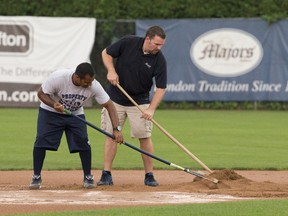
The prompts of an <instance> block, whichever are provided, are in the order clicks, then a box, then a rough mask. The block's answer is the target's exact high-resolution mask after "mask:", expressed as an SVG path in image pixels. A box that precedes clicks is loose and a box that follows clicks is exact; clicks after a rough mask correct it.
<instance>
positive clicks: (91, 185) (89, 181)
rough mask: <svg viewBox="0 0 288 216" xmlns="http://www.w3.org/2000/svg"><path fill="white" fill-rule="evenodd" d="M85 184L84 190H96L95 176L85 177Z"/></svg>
mask: <svg viewBox="0 0 288 216" xmlns="http://www.w3.org/2000/svg"><path fill="white" fill-rule="evenodd" d="M83 182H84V188H86V189H91V188H95V184H94V176H93V175H86V176H84V180H83Z"/></svg>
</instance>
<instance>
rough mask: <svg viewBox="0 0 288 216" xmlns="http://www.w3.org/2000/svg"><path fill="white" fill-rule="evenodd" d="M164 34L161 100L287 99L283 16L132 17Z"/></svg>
mask: <svg viewBox="0 0 288 216" xmlns="http://www.w3.org/2000/svg"><path fill="white" fill-rule="evenodd" d="M152 25H159V26H161V27H163V28H164V30H165V31H166V34H167V38H166V43H165V45H164V46H163V48H162V52H163V54H164V55H165V57H166V60H167V68H168V84H167V91H166V95H165V97H164V101H287V100H288V94H287V92H288V84H287V83H288V61H287V56H288V37H287V35H288V20H282V21H279V22H276V23H273V24H268V23H267V22H265V21H264V20H262V19H179V20H174V19H173V20H137V22H136V34H137V35H139V36H144V35H145V32H146V30H147V29H148V28H149V27H150V26H152Z"/></svg>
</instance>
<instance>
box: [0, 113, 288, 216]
mask: <svg viewBox="0 0 288 216" xmlns="http://www.w3.org/2000/svg"><path fill="white" fill-rule="evenodd" d="M37 113H38V110H37V109H7V108H2V109H0V122H1V124H0V131H1V139H0V148H1V151H0V170H23V169H27V170H30V169H32V149H33V143H34V140H35V135H36V134H35V133H36V123H37ZM86 117H87V120H88V121H89V122H91V123H92V124H95V125H96V126H100V110H99V109H87V110H86ZM154 119H155V120H156V121H157V122H158V123H159V124H160V125H161V126H162V127H163V128H165V129H166V130H167V131H168V132H169V133H170V134H171V135H172V136H174V137H175V138H176V139H177V140H178V141H179V142H180V143H182V145H184V146H185V147H186V148H187V149H188V150H189V151H190V152H192V153H193V154H194V155H195V156H197V157H198V158H199V159H200V160H201V161H202V162H203V163H205V164H206V165H207V166H208V167H209V168H210V169H224V168H227V169H228V168H230V169H262V170H267V169H273V170H287V169H288V164H287V153H288V146H287V140H288V133H287V131H288V124H287V113H286V112H278V111H277V112H276V111H198V110H197V111H196V110H158V111H157V112H156V115H155V116H154ZM128 129H129V127H128V125H126V126H125V127H124V131H123V133H124V136H125V140H126V142H128V143H130V144H133V145H135V146H137V147H138V146H139V145H138V142H137V140H133V139H131V138H130V137H129V131H128ZM88 133H89V136H90V142H91V144H92V154H93V168H94V169H101V168H102V164H103V141H104V135H102V134H101V133H99V132H97V131H96V130H94V129H92V128H89V130H88ZM153 141H154V144H155V155H156V156H158V157H160V158H162V159H165V160H168V161H170V162H172V163H175V164H178V165H180V166H183V167H188V168H193V169H198V168H201V167H200V166H199V165H198V164H197V163H196V162H195V161H194V160H193V159H192V158H191V157H190V156H188V155H187V154H186V153H185V152H184V151H183V150H182V149H180V148H179V147H178V146H177V145H176V144H175V143H174V142H172V141H171V140H170V139H169V138H168V137H167V136H166V135H164V134H163V133H162V132H161V131H160V130H159V129H158V128H157V127H156V126H154V131H153ZM155 168H156V169H170V168H171V167H169V166H168V165H166V164H163V163H161V162H158V161H155ZM43 169H46V170H59V169H81V166H80V160H79V157H78V154H69V152H68V148H67V144H66V141H65V138H63V140H62V143H61V146H60V148H59V151H58V152H48V153H47V156H46V160H45V163H44V167H43ZM114 169H142V161H141V157H140V154H139V153H138V152H136V151H135V150H132V149H130V148H129V147H126V146H124V145H120V146H119V149H118V154H117V157H116V159H115V162H114ZM171 169H172V168H171ZM287 205H288V200H258V201H241V202H224V203H210V204H189V205H169V206H159V207H152V206H149V207H135V208H134V207H129V208H120V209H119V208H116V209H109V210H95V211H81V212H64V213H55V212H54V213H41V215H61V216H62V215H117V216H119V215H149V216H153V215H165V216H169V215H195V216H197V215H199V216H200V215H201V216H203V215H213V216H217V215H219V216H220V215H221V216H226V215H227V216H228V215H229V216H230V215H234V216H238V215H243V216H244V215H245V216H250V215H251V216H258V215H259V216H266V215H267V216H268V215H269V216H270V215H288V212H287V211H288V210H287ZM20 215H40V214H20Z"/></svg>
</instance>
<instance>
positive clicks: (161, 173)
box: [0, 170, 288, 214]
mask: <svg viewBox="0 0 288 216" xmlns="http://www.w3.org/2000/svg"><path fill="white" fill-rule="evenodd" d="M93 174H94V176H95V179H96V180H98V178H99V177H100V174H101V171H99V170H94V171H93ZM154 174H155V177H156V179H157V180H158V182H159V184H160V186H158V187H147V186H144V183H143V177H144V173H143V171H141V170H140V171H139V170H132V171H131V170H124V171H122V170H121V171H113V173H112V175H113V181H114V185H113V186H108V187H107V186H106V187H105V186H104V187H103V186H102V187H96V188H95V189H90V190H85V189H83V187H82V171H79V170H77V171H43V173H42V178H43V183H42V188H41V189H40V190H36V191H35V190H29V189H28V184H29V183H30V180H31V175H32V172H31V171H0V214H9V213H30V212H48V211H72V210H84V209H104V208H113V207H129V206H144V205H167V204H168V205H169V204H179V203H203V202H224V201H235V200H242V199H265V198H269V199H271V198H272V199H278V198H279V199H281V198H285V199H287V198H288V171H233V170H221V171H214V173H213V174H211V175H207V177H209V178H210V177H213V178H217V179H218V180H220V182H219V183H218V184H217V185H215V184H214V183H212V182H210V181H207V180H203V179H201V178H198V177H196V178H195V177H194V176H193V175H190V174H188V173H185V172H183V171H178V170H173V171H171V170H170V171H167V170H156V171H154Z"/></svg>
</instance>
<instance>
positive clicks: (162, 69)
mask: <svg viewBox="0 0 288 216" xmlns="http://www.w3.org/2000/svg"><path fill="white" fill-rule="evenodd" d="M159 54H160V56H159V59H158V62H157V68H156V73H155V84H156V87H157V88H163V89H165V88H166V87H167V63H166V60H165V57H164V56H163V54H162V53H159Z"/></svg>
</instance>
